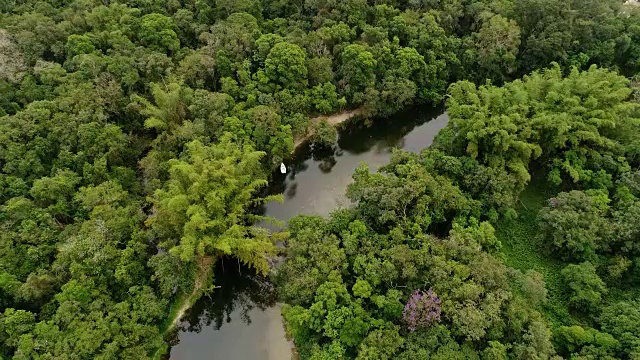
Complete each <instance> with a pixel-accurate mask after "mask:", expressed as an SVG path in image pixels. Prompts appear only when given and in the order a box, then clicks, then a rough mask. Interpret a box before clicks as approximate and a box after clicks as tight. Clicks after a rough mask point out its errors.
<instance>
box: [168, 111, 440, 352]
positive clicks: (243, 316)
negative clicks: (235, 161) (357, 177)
mask: <svg viewBox="0 0 640 360" xmlns="http://www.w3.org/2000/svg"><path fill="white" fill-rule="evenodd" d="M447 121H448V117H447V115H446V113H443V112H442V109H411V110H408V111H406V112H403V113H400V114H398V115H396V116H394V117H391V118H389V119H385V120H378V121H376V122H375V124H374V125H373V126H370V127H364V126H362V125H352V126H347V127H346V128H345V129H343V130H341V131H340V139H339V141H338V146H337V147H336V148H335V149H333V150H332V151H321V152H316V151H314V150H313V149H311V148H310V147H309V146H308V145H307V144H303V145H302V146H301V147H300V148H298V150H297V151H296V153H295V155H294V158H293V159H292V160H290V161H289V162H288V163H287V165H288V168H289V171H288V173H287V174H286V175H282V174H280V173H279V172H278V173H276V174H274V176H273V181H272V182H271V184H270V192H271V193H274V194H275V193H282V194H284V203H282V204H279V203H270V204H267V205H266V206H265V208H264V214H265V215H267V216H270V217H273V218H276V219H279V220H282V221H287V220H289V219H290V218H292V217H293V216H295V215H297V214H311V215H322V216H326V215H328V214H329V213H330V212H331V211H332V210H334V209H337V208H339V207H344V206H348V205H349V202H348V200H347V199H346V197H345V191H346V188H347V185H348V184H349V183H350V182H351V181H352V179H351V175H352V174H353V171H354V170H355V168H356V167H358V165H359V163H360V162H363V161H364V162H366V163H367V164H368V165H369V167H370V168H371V170H372V171H375V170H376V169H377V168H378V167H380V166H382V165H384V164H386V163H388V162H389V160H390V159H391V155H392V150H393V149H394V148H400V149H404V150H406V151H412V152H419V151H420V150H422V149H423V148H425V147H427V146H429V145H431V143H432V141H433V138H434V137H435V135H436V134H437V133H438V131H440V129H442V128H443V127H445V126H446V124H447ZM215 274H217V275H218V279H219V280H218V281H217V282H216V285H218V286H220V288H219V289H216V290H215V291H214V292H213V294H212V295H211V297H203V298H201V299H200V300H199V301H198V302H197V303H196V304H195V306H194V307H192V308H191V309H190V310H189V311H188V312H187V314H186V315H185V317H184V318H183V321H182V323H181V324H180V327H179V330H178V333H177V335H176V337H175V339H174V344H173V346H172V348H171V356H170V358H171V360H187V359H189V360H191V359H194V360H200V359H214V360H217V359H220V360H254V359H255V360H258V359H260V360H262V359H266V360H289V359H290V358H291V348H292V344H291V343H290V342H289V341H287V340H286V338H285V333H284V329H283V327H282V321H281V317H280V304H278V303H277V297H276V294H275V289H274V288H273V286H272V284H271V283H270V282H269V281H268V280H267V279H265V278H263V277H261V276H258V275H256V274H255V273H253V272H251V271H250V270H249V269H247V268H246V267H243V266H239V265H238V264H237V262H235V261H233V260H231V259H224V260H223V261H219V262H218V264H217V269H216V271H215Z"/></svg>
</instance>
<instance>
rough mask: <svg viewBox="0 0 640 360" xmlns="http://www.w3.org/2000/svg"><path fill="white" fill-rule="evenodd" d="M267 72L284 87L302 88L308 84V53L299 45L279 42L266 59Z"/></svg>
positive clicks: (265, 67) (270, 77)
mask: <svg viewBox="0 0 640 360" xmlns="http://www.w3.org/2000/svg"><path fill="white" fill-rule="evenodd" d="M264 69H265V74H266V75H267V77H269V79H270V80H271V81H272V82H274V83H276V84H279V85H281V86H282V87H284V88H291V89H300V88H305V87H306V86H307V65H306V54H305V52H304V50H302V49H301V48H300V47H299V46H298V45H295V44H290V43H287V42H280V43H277V44H275V45H274V46H273V48H271V51H269V55H268V56H267V59H266V60H265V65H264Z"/></svg>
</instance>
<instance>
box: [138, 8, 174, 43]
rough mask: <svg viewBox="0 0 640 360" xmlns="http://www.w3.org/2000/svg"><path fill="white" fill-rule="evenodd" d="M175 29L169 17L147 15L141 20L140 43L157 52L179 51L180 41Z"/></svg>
mask: <svg viewBox="0 0 640 360" xmlns="http://www.w3.org/2000/svg"><path fill="white" fill-rule="evenodd" d="M174 27H175V26H174V24H173V21H172V20H171V18H170V17H168V16H165V15H162V14H147V15H145V16H143V17H142V19H140V33H139V37H140V41H141V42H142V44H143V45H145V46H148V47H149V48H151V49H153V50H156V51H161V52H167V51H177V50H178V49H179V48H180V40H178V35H177V34H176V32H175V30H174Z"/></svg>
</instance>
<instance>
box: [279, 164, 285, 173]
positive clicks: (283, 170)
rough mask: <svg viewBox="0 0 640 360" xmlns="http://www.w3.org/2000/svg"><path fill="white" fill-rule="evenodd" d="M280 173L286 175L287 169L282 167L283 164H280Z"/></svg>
mask: <svg viewBox="0 0 640 360" xmlns="http://www.w3.org/2000/svg"><path fill="white" fill-rule="evenodd" d="M280 172H281V173H283V174H286V173H287V167H286V166H284V163H280Z"/></svg>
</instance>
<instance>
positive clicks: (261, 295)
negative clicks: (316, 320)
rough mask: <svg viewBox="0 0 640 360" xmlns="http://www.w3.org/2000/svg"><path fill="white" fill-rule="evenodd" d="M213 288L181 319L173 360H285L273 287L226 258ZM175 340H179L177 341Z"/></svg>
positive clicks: (285, 343)
mask: <svg viewBox="0 0 640 360" xmlns="http://www.w3.org/2000/svg"><path fill="white" fill-rule="evenodd" d="M215 274H216V285H217V286H218V287H217V288H216V289H215V290H214V291H213V293H212V294H211V296H203V297H202V298H200V300H199V301H198V302H197V303H196V304H195V305H194V306H193V307H192V308H191V309H190V310H189V311H188V312H187V313H186V314H185V316H184V317H183V319H182V322H181V324H180V325H179V328H178V331H179V333H181V334H190V336H179V342H176V343H174V344H173V345H174V347H173V348H172V349H171V359H211V358H214V359H274V360H280V359H282V360H288V359H289V358H290V356H291V355H290V352H291V345H290V344H289V342H288V341H286V339H285V334H284V329H283V327H282V322H281V321H280V307H279V306H278V304H277V302H276V299H277V297H276V292H275V289H274V286H273V284H272V283H271V282H270V281H269V280H268V279H267V278H265V277H263V276H261V275H258V274H256V273H255V271H253V270H251V269H249V268H248V267H246V266H244V265H242V264H239V263H238V262H237V260H235V259H231V258H224V259H223V261H219V262H218V263H217V266H216V269H215ZM176 340H177V339H176Z"/></svg>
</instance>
